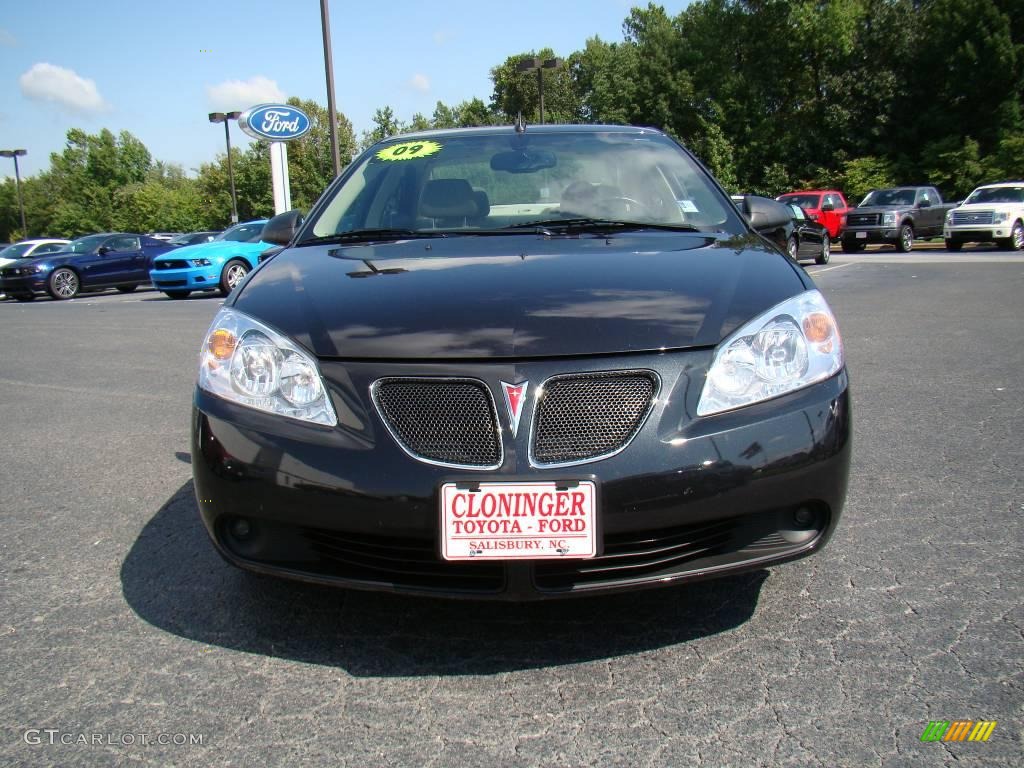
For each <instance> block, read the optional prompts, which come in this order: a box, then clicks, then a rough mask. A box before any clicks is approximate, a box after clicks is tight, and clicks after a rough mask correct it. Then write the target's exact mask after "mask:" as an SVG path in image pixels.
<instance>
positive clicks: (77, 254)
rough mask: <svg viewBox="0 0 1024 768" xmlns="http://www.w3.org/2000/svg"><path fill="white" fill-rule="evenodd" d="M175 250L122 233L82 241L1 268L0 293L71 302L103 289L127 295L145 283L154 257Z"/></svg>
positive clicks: (15, 296) (144, 238)
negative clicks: (37, 296) (39, 256)
mask: <svg viewBox="0 0 1024 768" xmlns="http://www.w3.org/2000/svg"><path fill="white" fill-rule="evenodd" d="M176 247H177V246H175V245H171V244H170V243H165V242H163V241H160V240H156V239H154V238H152V237H146V236H145V235H134V234H130V233H126V232H107V233H104V234H99V235H88V236H86V237H80V238H78V239H77V240H72V241H71V242H70V243H69V244H68V246H67V248H66V249H65V250H63V251H60V252H58V253H48V254H46V255H45V256H43V257H41V258H38V259H26V260H24V261H20V262H18V264H17V265H12V266H8V267H4V268H3V269H0V292H3V293H6V294H7V295H8V296H13V297H14V298H15V299H17V300H18V301H32V300H33V299H35V297H36V295H37V294H40V293H48V294H50V296H52V297H53V298H54V299H58V300H61V299H73V298H74V297H75V296H77V295H78V293H79V291H87V290H96V289H102V288H116V289H117V290H119V291H120V292H121V293H131V292H132V291H134V290H135V289H136V288H138V287H139V285H141V284H142V283H148V282H149V268H150V267H151V266H152V264H153V259H154V258H156V257H157V256H159V255H160V254H162V253H166V252H167V251H171V250H174V249H175V248H176Z"/></svg>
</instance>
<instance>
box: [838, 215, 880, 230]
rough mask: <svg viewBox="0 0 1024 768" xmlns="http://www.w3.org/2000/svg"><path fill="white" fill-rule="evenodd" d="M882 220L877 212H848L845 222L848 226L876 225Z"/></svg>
mask: <svg viewBox="0 0 1024 768" xmlns="http://www.w3.org/2000/svg"><path fill="white" fill-rule="evenodd" d="M881 220H882V217H881V215H880V214H877V213H848V214H847V215H846V223H847V224H848V225H849V226H851V227H852V226H868V227H871V226H877V225H878V223H879V222H880V221H881Z"/></svg>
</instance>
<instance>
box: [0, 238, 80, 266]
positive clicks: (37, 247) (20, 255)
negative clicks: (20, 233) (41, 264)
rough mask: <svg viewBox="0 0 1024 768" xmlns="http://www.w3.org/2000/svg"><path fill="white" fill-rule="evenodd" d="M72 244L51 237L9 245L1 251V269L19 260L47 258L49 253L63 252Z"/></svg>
mask: <svg viewBox="0 0 1024 768" xmlns="http://www.w3.org/2000/svg"><path fill="white" fill-rule="evenodd" d="M70 242H71V241H70V240H57V239H55V238H50V237H47V238H39V239H36V240H22V241H21V242H20V243H15V244H14V245H9V246H7V247H6V248H4V249H3V250H0V267H6V266H7V265H8V264H10V263H12V262H14V261H17V260H18V259H34V258H36V257H37V256H45V255H46V254H47V253H57V252H58V251H63V250H64V246H66V245H67V244H68V243H70Z"/></svg>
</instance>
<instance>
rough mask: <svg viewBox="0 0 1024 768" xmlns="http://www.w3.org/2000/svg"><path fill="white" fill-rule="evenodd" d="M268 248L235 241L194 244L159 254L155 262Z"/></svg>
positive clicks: (264, 244)
mask: <svg viewBox="0 0 1024 768" xmlns="http://www.w3.org/2000/svg"><path fill="white" fill-rule="evenodd" d="M269 247H270V243H264V242H262V241H261V242H258V243H240V242H238V241H235V240H217V241H215V242H212V243H196V244H195V245H182V246H180V247H178V248H174V249H173V250H171V251H168V252H167V253H163V254H160V255H159V256H157V257H156V259H155V261H160V260H162V259H198V258H204V259H212V258H215V257H217V256H225V255H230V254H234V253H249V252H251V251H257V252H259V251H263V250H266V249H267V248H269Z"/></svg>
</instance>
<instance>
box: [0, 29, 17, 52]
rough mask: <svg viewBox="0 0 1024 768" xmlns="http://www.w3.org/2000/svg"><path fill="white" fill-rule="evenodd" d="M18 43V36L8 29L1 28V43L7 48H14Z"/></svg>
mask: <svg viewBox="0 0 1024 768" xmlns="http://www.w3.org/2000/svg"><path fill="white" fill-rule="evenodd" d="M17 44H18V38H16V37H15V36H14V35H12V34H11V33H10V32H8V31H7V30H6V29H0V45H2V46H4V47H5V48H13V47H14V46H16V45H17Z"/></svg>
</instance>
